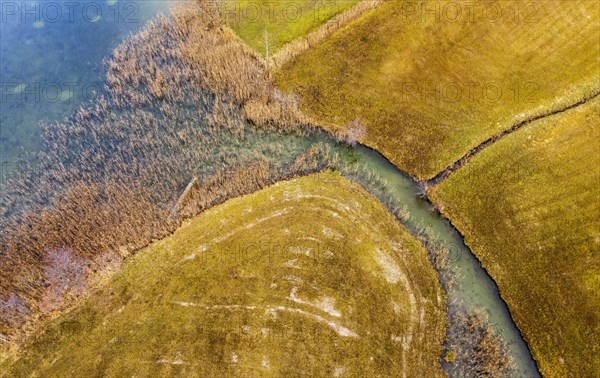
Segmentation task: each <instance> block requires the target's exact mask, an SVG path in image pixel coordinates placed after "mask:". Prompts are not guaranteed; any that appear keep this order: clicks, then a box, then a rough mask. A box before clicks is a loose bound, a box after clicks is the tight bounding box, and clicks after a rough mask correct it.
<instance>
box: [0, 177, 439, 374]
mask: <svg viewBox="0 0 600 378" xmlns="http://www.w3.org/2000/svg"><path fill="white" fill-rule="evenodd" d="M445 322H446V320H445V299H444V295H443V292H442V290H441V287H440V285H439V283H438V281H437V277H436V273H435V271H434V269H433V268H432V267H431V266H430V264H429V263H428V261H427V255H426V252H425V250H424V248H423V246H422V245H421V244H420V243H419V242H418V241H416V240H415V239H413V238H412V237H411V236H410V234H408V233H407V232H406V230H404V229H403V228H402V226H401V225H399V224H398V222H396V220H395V219H394V217H393V216H392V215H391V214H390V213H389V212H388V211H387V209H385V207H384V206H383V205H382V204H381V203H379V202H378V201H377V199H375V198H374V197H372V196H371V195H369V194H368V193H367V192H366V191H365V190H364V189H362V188H361V187H360V186H358V185H356V184H352V183H350V182H349V181H348V180H346V179H344V178H343V177H341V176H340V175H339V174H336V173H332V172H325V173H321V174H317V175H312V176H309V177H304V178H300V179H294V180H292V181H287V182H281V183H277V184H275V185H273V186H271V187H269V188H267V189H264V190H262V191H260V192H257V193H254V194H251V195H248V196H245V197H241V198H235V199H232V200H230V201H227V202H226V203H224V204H222V205H220V206H217V207H214V208H212V209H210V210H208V211H206V212H204V213H202V214H201V215H199V216H198V217H196V218H193V219H191V220H189V221H187V222H185V223H184V225H183V226H182V227H181V228H179V229H178V230H177V231H175V233H174V234H173V235H171V236H169V237H167V238H165V239H163V240H160V241H157V242H155V243H153V244H152V245H150V246H149V247H148V248H146V249H144V250H141V251H140V252H138V253H137V254H136V255H135V256H133V257H132V258H131V259H129V260H128V261H127V262H125V263H124V264H123V267H122V269H121V271H120V272H119V273H117V274H116V275H115V276H114V278H113V279H112V280H110V282H108V283H107V284H106V285H105V286H103V287H101V288H100V289H99V290H98V291H97V292H96V293H95V294H94V297H93V298H90V300H88V301H86V302H85V303H83V304H82V305H81V306H80V307H78V308H77V309H75V310H73V311H71V312H70V313H68V314H65V315H64V316H61V317H60V318H58V319H56V321H54V322H52V324H51V326H50V327H48V328H47V331H45V332H44V333H43V334H41V335H40V336H39V337H37V338H36V340H35V341H33V342H32V343H31V345H30V346H28V349H27V353H26V354H24V355H23V356H22V357H21V358H19V359H17V360H16V361H13V362H12V363H11V364H9V363H5V364H4V365H0V371H4V372H6V373H8V374H9V375H16V376H28V375H40V376H96V375H103V376H123V375H131V374H134V373H135V374H141V375H152V376H175V375H183V376H242V377H248V376H266V377H271V376H273V377H280V376H304V375H306V374H311V375H313V374H314V375H317V376H324V375H332V376H336V375H339V376H371V377H373V376H395V377H402V376H408V377H411V376H417V375H424V376H427V377H435V376H443V371H442V370H441V367H440V365H439V363H438V360H439V355H440V353H441V343H442V341H443V337H444V332H445ZM0 376H2V373H0Z"/></svg>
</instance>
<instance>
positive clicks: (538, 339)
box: [431, 99, 600, 377]
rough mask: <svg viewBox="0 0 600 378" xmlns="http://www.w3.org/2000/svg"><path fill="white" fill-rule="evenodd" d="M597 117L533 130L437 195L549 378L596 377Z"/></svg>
mask: <svg viewBox="0 0 600 378" xmlns="http://www.w3.org/2000/svg"><path fill="white" fill-rule="evenodd" d="M599 112H600V100H599V99H595V100H592V101H591V102H589V103H587V104H585V105H582V106H580V107H578V108H576V109H571V110H569V111H567V112H565V113H561V114H558V115H555V116H551V117H548V118H545V119H542V120H538V121H535V122H533V123H531V124H529V125H527V126H525V127H523V128H522V129H521V130H519V131H517V132H515V133H513V134H511V135H509V136H507V137H505V138H503V139H502V140H501V141H499V142H497V143H496V144H494V145H492V146H490V147H488V148H487V149H485V150H484V151H482V152H480V153H479V154H478V155H477V156H475V157H473V159H472V160H471V161H470V162H469V163H468V164H466V165H465V166H464V167H463V168H461V169H459V170H458V171H456V172H455V173H454V174H453V175H452V176H450V177H449V178H448V179H447V180H446V181H444V182H442V183H441V184H440V185H439V187H435V188H434V189H433V190H432V193H431V194H432V199H433V200H434V202H435V203H436V204H439V207H440V208H441V210H442V211H443V213H444V214H447V215H448V216H449V217H450V219H452V220H453V221H454V222H455V223H456V225H457V227H458V229H459V230H461V232H462V233H464V235H465V238H466V242H467V243H468V244H469V246H470V247H471V248H472V250H473V252H474V253H475V254H476V255H477V256H478V257H479V258H480V259H481V261H482V262H483V264H484V266H485V267H486V268H487V269H488V271H489V272H490V274H491V275H492V276H493V277H494V279H495V280H496V281H497V282H498V286H499V288H500V289H501V290H502V295H503V297H504V298H505V299H506V301H507V303H508V305H509V306H510V309H511V312H512V314H513V316H514V319H515V321H516V323H517V324H518V325H519V328H520V329H521V330H522V332H523V334H524V336H525V337H526V339H527V341H528V343H529V345H530V347H531V349H532V352H533V354H534V356H535V357H536V359H537V360H538V361H539V366H540V369H541V371H542V372H543V373H544V374H545V375H547V376H554V377H561V376H566V375H569V374H571V373H572V372H578V374H580V375H582V376H596V375H598V373H599V372H600V366H599V365H598V362H599V361H598V359H597V358H596V357H597V355H598V350H599V348H600V346H599V344H598V339H597V335H598V332H599V331H600V330H599V328H598V325H599V324H600V318H599V314H598V308H599V307H600V301H599V298H600V285H599V283H598V276H599V274H600V261H599V260H598V254H597V251H598V245H599V243H600V234H599V233H598V230H599V229H600V221H599V219H600V218H599V217H598V215H599V214H600V189H599V187H598V182H599V181H600V171H599V168H598V167H600V155H599V154H598V151H599V150H600V142H599V141H600V118H599V116H598V115H599V114H600V113H599ZM499 251H501V253H499Z"/></svg>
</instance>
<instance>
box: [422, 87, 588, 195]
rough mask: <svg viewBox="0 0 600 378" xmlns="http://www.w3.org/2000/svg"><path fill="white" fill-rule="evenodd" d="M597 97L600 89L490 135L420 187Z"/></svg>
mask: <svg viewBox="0 0 600 378" xmlns="http://www.w3.org/2000/svg"><path fill="white" fill-rule="evenodd" d="M599 95H600V89H596V90H595V91H594V92H592V93H591V94H589V95H587V96H585V97H584V98H582V99H580V100H579V101H577V102H575V103H571V104H567V105H563V106H561V107H559V108H558V109H555V110H549V111H547V112H543V113H541V114H538V115H534V116H530V117H528V118H526V119H524V120H522V121H520V122H518V123H516V124H514V125H513V126H511V127H509V128H508V129H506V130H502V131H500V132H498V133H496V134H494V135H492V136H491V137H489V138H488V139H486V140H484V141H483V142H481V143H479V144H478V145H477V146H475V147H473V148H472V149H470V150H469V151H468V152H467V153H466V154H464V155H463V156H462V157H461V158H460V159H458V160H456V161H455V162H453V163H451V164H450V165H448V166H447V167H446V168H444V169H443V170H441V171H440V172H439V173H438V174H436V175H435V176H434V177H433V178H431V179H429V180H423V181H422V185H423V186H424V187H425V188H429V187H432V186H436V185H437V184H439V183H441V182H442V181H444V180H446V179H447V178H448V177H449V176H450V175H451V174H452V173H454V172H456V171H457V170H459V169H460V168H462V167H463V166H464V165H465V164H466V163H467V162H468V161H469V160H471V158H472V157H473V156H475V155H477V154H478V153H480V152H481V151H483V150H484V149H486V148H487V147H489V146H490V145H492V144H494V143H496V142H497V141H499V140H500V139H502V138H504V137H505V136H507V135H509V134H512V133H514V132H515V131H518V130H519V129H521V128H522V127H524V126H526V125H529V124H530V123H532V122H534V121H539V120H540V119H543V118H547V117H551V116H553V115H556V114H560V113H564V112H566V111H568V110H571V109H574V108H576V107H578V106H580V105H584V104H586V103H588V102H590V101H591V100H593V99H594V98H596V97H598V96H599Z"/></svg>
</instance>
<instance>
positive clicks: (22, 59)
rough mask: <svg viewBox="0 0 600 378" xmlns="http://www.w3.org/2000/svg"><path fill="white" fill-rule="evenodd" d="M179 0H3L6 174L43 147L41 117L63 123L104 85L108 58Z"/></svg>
mask: <svg viewBox="0 0 600 378" xmlns="http://www.w3.org/2000/svg"><path fill="white" fill-rule="evenodd" d="M172 4H173V1H167V0H162V1H152V0H150V1H146V0H118V1H116V0H108V1H107V0H97V1H95V0H91V1H86V0H84V1H78V0H73V1H70V0H65V1H52V0H44V1H10V0H2V1H0V163H1V164H2V172H3V173H5V172H7V171H8V170H10V169H11V168H14V163H15V162H16V161H17V159H18V158H19V157H23V156H24V155H25V153H26V152H29V151H36V150H38V149H39V148H40V122H54V121H60V120H62V119H64V118H65V117H68V116H69V115H71V114H72V113H73V111H74V110H75V109H76V108H77V107H79V106H80V105H81V104H82V103H83V102H86V101H89V100H91V99H92V98H93V97H94V95H95V93H97V92H99V91H101V90H102V88H103V86H104V81H103V66H102V60H103V59H104V58H106V57H107V56H108V55H109V54H110V52H111V51H112V49H113V48H114V47H116V46H117V45H118V44H119V43H120V42H121V41H122V40H123V39H124V38H125V37H126V36H127V35H129V34H130V33H135V32H136V31H137V30H139V29H140V28H141V27H142V26H143V25H144V24H145V23H146V21H147V20H149V19H150V18H152V17H153V16H155V15H156V14H157V13H159V12H160V13H163V14H168V8H169V6H170V5H172Z"/></svg>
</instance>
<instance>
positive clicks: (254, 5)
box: [219, 0, 359, 56]
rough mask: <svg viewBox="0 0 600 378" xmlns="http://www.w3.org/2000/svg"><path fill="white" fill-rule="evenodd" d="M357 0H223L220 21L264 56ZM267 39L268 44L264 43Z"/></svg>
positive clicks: (311, 29)
mask: <svg viewBox="0 0 600 378" xmlns="http://www.w3.org/2000/svg"><path fill="white" fill-rule="evenodd" d="M358 2H359V0H333V1H331V0H326V1H323V0H283V1H260V0H259V1H257V0H235V1H224V2H222V3H221V4H220V5H219V6H220V9H221V15H222V19H223V21H224V22H225V23H226V24H227V25H229V26H230V27H231V28H232V29H233V30H234V31H235V32H236V34H237V35H239V36H240V38H242V39H243V40H244V41H245V42H246V43H247V44H248V45H249V46H251V47H252V48H254V49H255V50H256V51H259V52H260V53H261V54H263V56H266V52H267V47H268V48H269V53H270V54H273V53H275V52H276V51H277V50H279V49H280V48H281V47H282V46H283V45H284V44H286V43H288V42H291V41H292V40H294V39H295V38H298V37H302V36H304V35H306V34H308V33H310V32H311V31H313V30H314V29H316V28H317V27H318V26H320V25H321V24H323V23H324V22H326V21H327V20H329V19H331V18H332V17H333V16H335V15H336V14H338V13H340V12H343V11H344V10H346V9H348V8H350V7H352V6H353V5H355V4H356V3H358ZM267 42H268V44H267Z"/></svg>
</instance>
